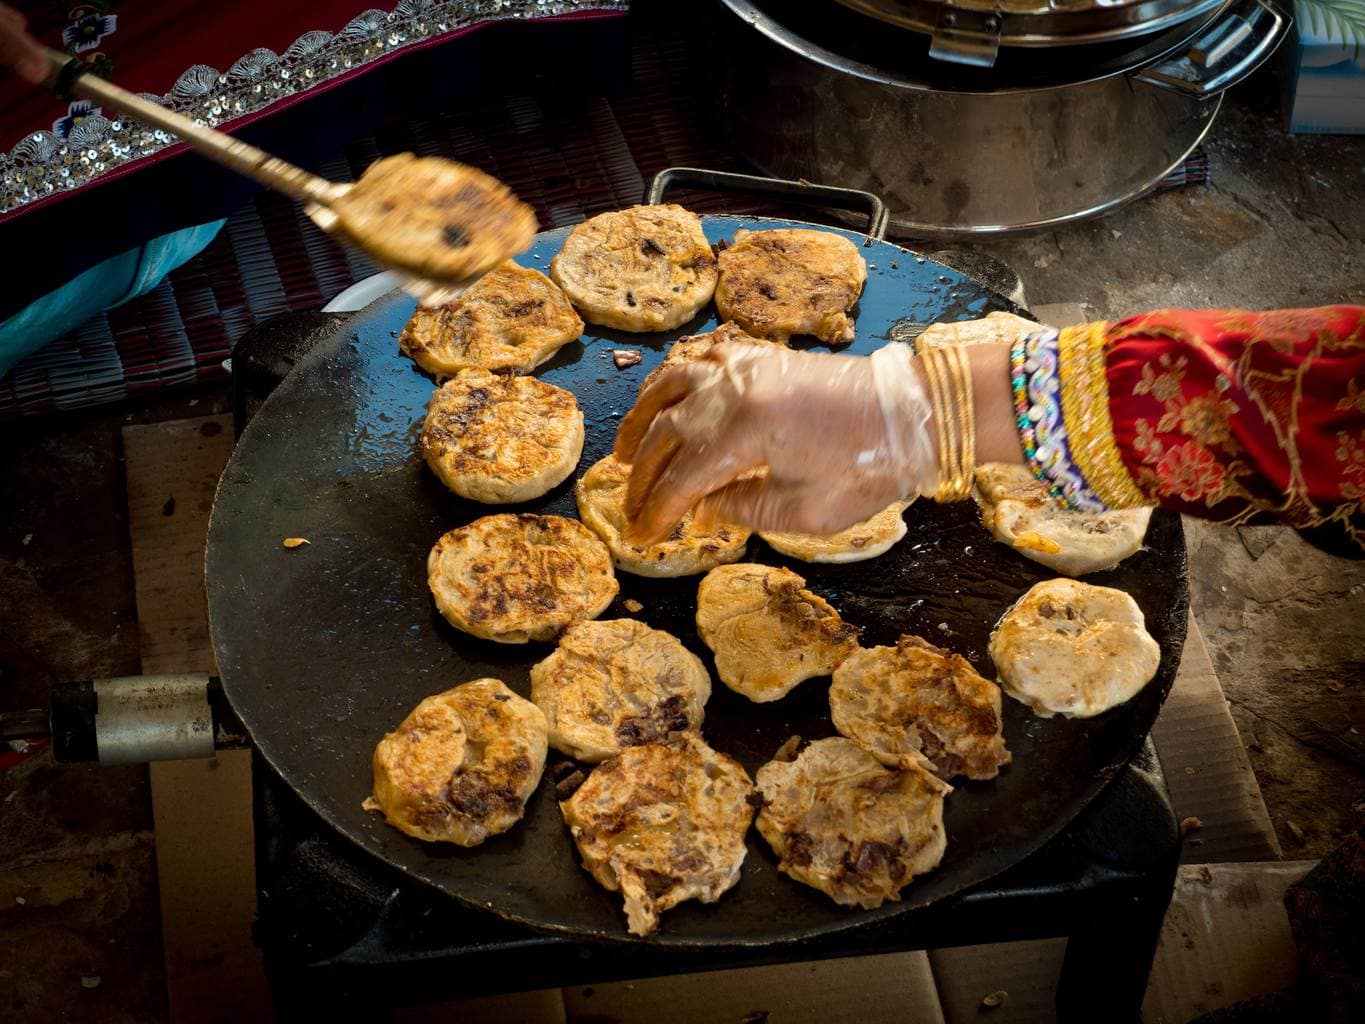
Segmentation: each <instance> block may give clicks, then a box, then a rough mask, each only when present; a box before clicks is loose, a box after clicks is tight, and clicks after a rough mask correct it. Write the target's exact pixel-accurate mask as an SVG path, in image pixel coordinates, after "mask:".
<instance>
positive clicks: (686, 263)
mask: <svg viewBox="0 0 1365 1024" xmlns="http://www.w3.org/2000/svg"><path fill="white" fill-rule="evenodd" d="M550 274H551V276H552V277H553V278H554V279H555V282H556V283H557V284H558V285H559V286H560V287H561V288H563V289H564V292H565V294H567V295H568V296H569V301H571V302H572V303H573V304H574V306H575V307H577V309H578V311H579V312H580V313H582V314H583V318H584V319H585V320H587V321H588V322H589V323H594V324H603V325H605V326H607V327H616V328H618V329H620V330H623V331H667V330H671V329H673V328H674V327H680V326H681V325H683V324H685V323H687V321H689V320H691V319H692V318H693V317H694V316H696V315H697V313H698V312H699V311H700V310H701V308H702V306H704V305H706V304H707V303H708V302H710V301H711V294H712V293H713V292H714V291H715V290H716V260H715V257H714V256H713V255H712V254H711V246H710V243H708V242H707V241H706V235H705V234H703V233H702V229H701V221H699V220H698V219H697V215H696V214H694V213H689V212H688V211H687V210H684V209H683V208H682V207H681V206H675V205H672V204H669V205H666V206H635V207H632V208H631V209H629V210H621V211H619V212H616V213H602V214H598V215H597V216H596V217H593V218H592V219H591V220H588V221H585V222H583V223H582V224H579V225H578V226H577V227H576V228H574V229H573V230H572V231H571V232H569V237H568V238H566V239H565V240H564V248H562V249H561V250H560V251H559V255H557V256H556V257H555V258H554V261H553V262H552V263H551V264H550Z"/></svg>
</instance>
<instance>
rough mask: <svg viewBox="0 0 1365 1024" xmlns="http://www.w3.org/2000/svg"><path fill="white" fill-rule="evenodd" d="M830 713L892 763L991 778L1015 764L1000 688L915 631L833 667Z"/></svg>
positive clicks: (839, 724) (861, 743)
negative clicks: (1004, 729) (1005, 728)
mask: <svg viewBox="0 0 1365 1024" xmlns="http://www.w3.org/2000/svg"><path fill="white" fill-rule="evenodd" d="M829 713H830V718H831V719H833V721H834V728H836V729H838V730H839V731H840V732H841V733H843V734H844V735H845V736H847V737H848V738H849V739H851V740H853V742H855V743H857V744H858V746H860V747H862V748H864V749H865V750H867V751H869V752H870V753H871V754H872V755H873V756H874V757H876V758H877V760H879V761H881V762H882V764H884V765H886V766H888V767H890V768H904V767H906V766H907V765H915V764H922V765H924V766H925V767H926V768H929V769H930V770H931V771H933V772H935V773H936V774H937V775H939V776H940V777H941V778H943V779H951V778H953V777H954V776H957V775H965V776H967V777H968V778H969V779H991V778H994V777H995V776H996V775H997V774H999V772H1000V766H1001V765H1006V764H1009V763H1010V752H1009V751H1008V750H1007V749H1005V740H1004V737H1003V736H1002V735H1001V729H1002V726H1003V723H1002V721H1001V717H1000V687H998V686H996V685H995V684H994V683H992V682H990V681H989V680H987V679H983V678H982V677H981V676H980V675H978V674H977V672H976V670H975V669H973V668H972V666H971V665H970V664H968V663H967V659H965V658H963V657H962V656H961V655H960V654H953V653H951V652H949V651H945V650H944V649H943V648H941V647H935V646H934V645H933V644H931V643H926V642H925V641H923V640H921V639H920V638H919V637H917V636H902V637H901V638H900V640H899V641H898V642H897V644H896V646H895V647H873V648H871V649H869V650H860V651H857V652H856V653H854V654H853V655H852V656H851V657H850V658H849V659H848V660H847V661H845V662H844V663H843V664H842V665H840V666H839V667H838V668H837V669H835V670H834V681H833V682H832V683H831V685H830V688H829Z"/></svg>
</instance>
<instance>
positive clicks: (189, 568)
mask: <svg viewBox="0 0 1365 1024" xmlns="http://www.w3.org/2000/svg"><path fill="white" fill-rule="evenodd" d="M232 445H233V437H232V419H231V417H229V416H210V417H205V418H202V419H192V420H177V421H174V422H169V423H156V424H151V425H146V426H143V425H137V426H128V427H125V428H124V430H123V451H124V461H125V472H126V475H127V481H128V527H129V532H130V534H131V540H132V550H133V572H134V587H135V591H136V595H137V614H138V627H139V632H140V638H141V649H142V670H143V672H148V673H153V672H174V671H201V672H213V671H215V666H214V659H213V651H212V647H211V645H210V643H209V631H208V616H207V610H206V607H205V601H204V542H205V538H206V537H207V534H208V519H209V511H210V509H211V508H212V506H213V495H214V490H215V489H216V487H217V485H218V477H219V475H220V474H221V473H222V470H223V466H224V465H225V464H226V462H227V458H228V455H229V454H231V452H232ZM150 773H151V783H152V816H153V821H154V826H155V838H156V861H157V881H158V885H159V887H160V892H161V925H162V934H163V940H164V945H165V956H166V984H167V988H168V990H169V996H170V1015H171V1020H172V1022H173V1024H199V1022H205V1024H207V1022H212V1021H254V1020H260V1019H262V1018H263V1017H264V1016H266V1015H268V1013H269V1005H270V1003H269V990H268V988H267V986H266V982H265V974H264V970H263V968H262V964H261V957H260V952H259V951H258V950H257V949H256V947H255V945H254V944H253V943H252V941H251V921H252V918H253V917H254V916H255V912H256V879H255V862H254V859H253V849H252V822H251V756H250V754H249V752H248V751H245V750H234V751H224V752H221V753H220V754H219V755H218V756H217V757H215V758H211V759H208V760H204V761H162V762H158V763H155V764H153V765H151V767H150Z"/></svg>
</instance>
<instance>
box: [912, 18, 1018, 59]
mask: <svg viewBox="0 0 1365 1024" xmlns="http://www.w3.org/2000/svg"><path fill="white" fill-rule="evenodd" d="M1001 24H1002V22H1001V20H1000V15H999V14H997V13H996V12H995V11H970V10H963V9H959V8H956V7H949V8H945V9H944V10H942V11H940V12H939V15H938V22H937V23H936V24H935V25H934V31H933V34H932V35H931V36H930V37H929V56H930V57H933V58H934V59H935V60H941V61H946V62H948V63H949V64H970V65H971V66H973V67H979V68H989V67H994V66H995V58H996V55H997V54H998V53H999V52H1000V28H1001Z"/></svg>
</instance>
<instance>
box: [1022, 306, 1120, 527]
mask: <svg viewBox="0 0 1365 1024" xmlns="http://www.w3.org/2000/svg"><path fill="white" fill-rule="evenodd" d="M1057 341H1058V332H1057V330H1056V329H1055V328H1052V327H1043V328H1039V329H1038V330H1036V331H1030V332H1029V333H1028V334H1025V335H1023V336H1022V337H1020V338H1018V339H1016V340H1015V342H1014V344H1013V346H1012V347H1011V349H1010V386H1011V390H1012V391H1013V393H1014V412H1015V423H1016V425H1017V427H1018V429H1019V440H1020V444H1021V447H1022V448H1023V449H1024V456H1025V458H1026V459H1027V460H1028V465H1029V469H1031V470H1032V471H1033V475H1034V476H1036V477H1037V478H1038V479H1039V480H1040V481H1042V482H1043V483H1044V484H1046V485H1047V487H1048V492H1049V493H1050V494H1051V495H1052V496H1053V497H1054V498H1056V499H1058V500H1059V501H1061V502H1063V503H1065V504H1066V505H1068V506H1070V507H1071V508H1075V509H1079V510H1081V511H1084V512H1100V511H1103V510H1104V508H1105V506H1104V503H1103V502H1102V501H1100V500H1099V498H1098V497H1097V496H1096V495H1095V493H1094V491H1092V490H1091V489H1090V487H1089V486H1088V485H1087V484H1086V480H1085V477H1084V475H1082V473H1081V471H1080V470H1079V469H1078V468H1077V467H1076V463H1075V461H1074V460H1073V459H1072V456H1071V448H1070V445H1069V443H1068V440H1067V431H1066V423H1065V419H1064V417H1063V415H1062V402H1061V380H1060V377H1059V375H1058V369H1057V367H1058V360H1057Z"/></svg>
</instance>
